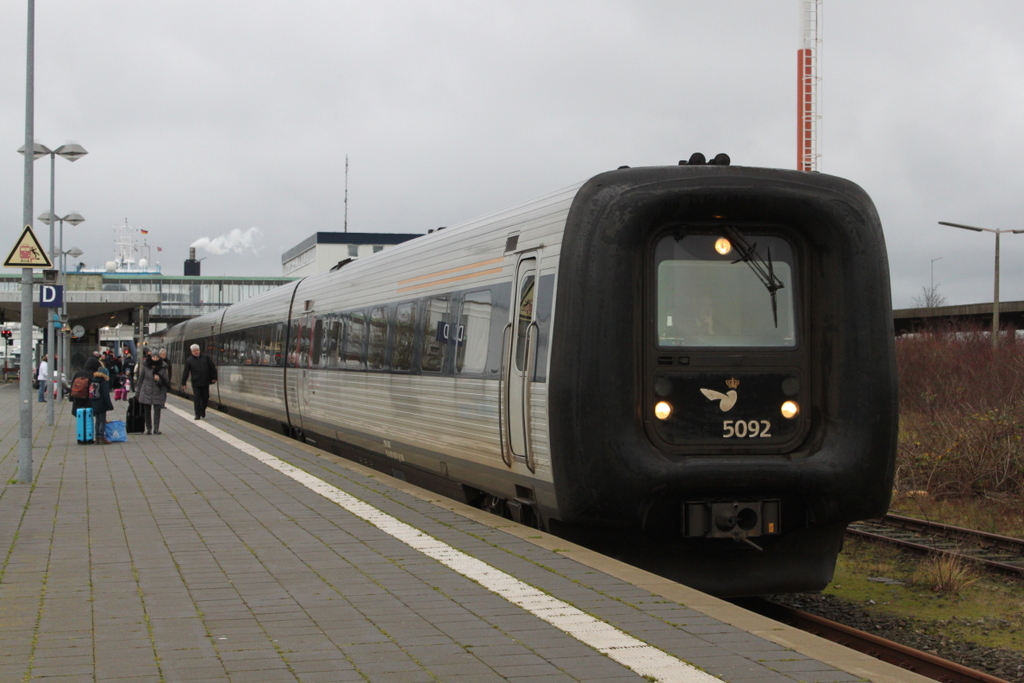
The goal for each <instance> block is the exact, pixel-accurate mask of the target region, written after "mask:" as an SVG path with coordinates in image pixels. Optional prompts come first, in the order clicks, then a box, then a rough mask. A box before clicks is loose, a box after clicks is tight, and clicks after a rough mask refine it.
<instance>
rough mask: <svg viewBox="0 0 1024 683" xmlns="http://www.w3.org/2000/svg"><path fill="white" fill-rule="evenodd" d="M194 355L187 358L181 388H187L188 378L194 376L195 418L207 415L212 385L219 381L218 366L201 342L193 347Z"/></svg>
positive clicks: (193, 398)
mask: <svg viewBox="0 0 1024 683" xmlns="http://www.w3.org/2000/svg"><path fill="white" fill-rule="evenodd" d="M190 348H191V349H192V355H191V356H189V357H188V358H187V359H185V365H184V370H183V371H182V373H181V388H182V389H184V388H185V384H186V383H187V382H188V378H189V377H191V378H192V405H193V406H194V407H195V412H196V417H195V419H197V420H198V419H201V418H204V417H206V405H207V404H208V403H209V402H210V385H211V384H216V383H217V366H216V365H214V364H213V361H212V360H210V357H209V356H207V355H205V354H203V353H202V352H201V351H202V349H200V348H199V344H193V345H192V346H191V347H190Z"/></svg>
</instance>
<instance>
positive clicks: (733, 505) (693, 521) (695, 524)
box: [681, 500, 781, 550]
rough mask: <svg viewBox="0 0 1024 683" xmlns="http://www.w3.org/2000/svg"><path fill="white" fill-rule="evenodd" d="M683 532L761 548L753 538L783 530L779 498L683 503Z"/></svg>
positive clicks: (689, 535) (685, 535) (687, 535)
mask: <svg viewBox="0 0 1024 683" xmlns="http://www.w3.org/2000/svg"><path fill="white" fill-rule="evenodd" d="M682 517H683V519H682V529H681V531H682V534H683V536H684V537H686V538H731V539H733V540H735V541H737V542H740V543H747V544H749V545H752V546H753V547H755V548H757V549H758V550H761V548H760V547H759V546H758V545H757V544H756V543H754V542H753V541H751V540H750V538H752V537H755V538H756V537H758V536H776V535H778V534H779V533H780V532H781V524H780V517H781V514H780V502H779V501H778V500H758V501H732V502H727V503H722V502H715V503H712V502H705V501H692V502H686V503H684V504H683V515H682Z"/></svg>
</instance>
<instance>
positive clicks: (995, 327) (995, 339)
mask: <svg viewBox="0 0 1024 683" xmlns="http://www.w3.org/2000/svg"><path fill="white" fill-rule="evenodd" d="M939 225H948V226H949V227H951V228H962V229H963V230H971V231H973V232H991V233H994V234H995V236H996V273H995V290H994V293H993V295H992V346H998V345H999V236H1000V235H1002V234H1003V233H1004V232H1012V233H1013V234H1015V235H1019V234H1020V233H1022V232H1024V230H993V229H992V228H976V227H974V226H973V225H961V224H960V223H947V222H946V221H939Z"/></svg>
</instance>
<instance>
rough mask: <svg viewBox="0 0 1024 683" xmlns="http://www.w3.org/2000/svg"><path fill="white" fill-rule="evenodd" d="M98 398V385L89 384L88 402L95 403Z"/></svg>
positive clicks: (94, 383) (97, 383)
mask: <svg viewBox="0 0 1024 683" xmlns="http://www.w3.org/2000/svg"><path fill="white" fill-rule="evenodd" d="M99 397H100V383H99V382H89V400H90V401H95V400H96V399H98V398H99Z"/></svg>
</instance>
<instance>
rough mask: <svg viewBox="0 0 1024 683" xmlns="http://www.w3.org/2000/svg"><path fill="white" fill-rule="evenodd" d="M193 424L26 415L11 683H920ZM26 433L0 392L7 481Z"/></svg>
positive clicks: (14, 547) (553, 543) (228, 428)
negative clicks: (108, 439) (50, 421)
mask: <svg viewBox="0 0 1024 683" xmlns="http://www.w3.org/2000/svg"><path fill="white" fill-rule="evenodd" d="M32 401H33V402H34V401H35V392H33V395H32ZM124 406H125V404H124V403H119V404H118V408H117V410H116V411H115V414H114V415H113V416H112V418H117V417H120V418H123V415H124ZM190 408H191V406H190V405H189V404H186V403H185V402H183V401H180V400H179V399H172V400H171V402H170V406H169V409H168V411H166V412H165V416H164V423H163V425H162V431H163V434H162V435H159V436H143V435H130V436H129V441H128V442H127V443H123V444H114V445H108V446H99V445H90V446H82V445H79V444H77V443H76V441H75V435H74V422H73V418H72V417H71V414H70V406H69V404H66V403H64V404H59V405H58V410H57V414H58V418H57V424H56V425H54V426H47V425H46V424H45V406H44V405H42V404H38V403H33V409H34V410H33V416H34V419H33V428H34V434H35V441H34V448H33V467H34V469H33V471H34V475H35V476H34V482H33V483H32V484H30V485H25V484H15V483H6V484H3V485H2V488H0V520H2V521H0V555H2V565H0V682H6V681H61V682H64V683H72V682H78V681H126V682H127V681H132V682H138V683H142V682H146V683H149V682H153V683H157V682H161V681H189V682H194V683H200V682H204V681H218V682H219V681H246V682H249V681H289V682H291V681H306V682H309V683H313V682H317V681H388V682H391V681H452V682H462V681H465V682H470V681H472V682H478V681H481V682H482V681H531V682H541V681H544V682H547V681H588V682H589V681H601V682H607V683H612V682H619V681H621V682H623V683H625V682H627V681H628V682H634V681H643V680H663V681H693V682H702V681H710V680H714V678H713V677H717V678H718V679H720V680H725V681H730V682H732V683H739V682H748V681H749V682H753V681H757V682H762V681H764V682H780V683H791V682H793V681H804V682H808V683H810V682H814V681H820V682H826V681H829V682H833V681H860V680H871V681H880V682H886V681H893V682H895V681H924V680H926V679H923V678H921V677H919V676H916V675H914V674H911V673H909V672H906V671H902V670H899V669H895V668H893V667H890V666H889V665H886V664H883V663H881V662H877V661H875V660H873V659H871V658H868V657H866V656H863V655H860V654H858V653H855V652H852V651H850V650H847V649H845V648H842V647H840V646H837V645H833V644H830V643H827V642H825V641H822V640H820V639H818V638H816V637H814V636H810V635H808V634H804V633H801V632H798V631H794V630H793V629H790V628H788V627H786V626H782V625H780V624H777V623H775V622H772V621H770V620H768V619H764V618H762V617H759V616H756V615H753V614H750V613H749V612H746V611H744V610H741V609H739V608H737V607H734V606H733V605H730V604H728V603H725V602H722V601H719V600H716V599H714V598H711V597H709V596H706V595H703V594H701V593H698V592H696V591H693V590H691V589H688V588H685V587H684V586H680V585H679V584H675V583H673V582H670V581H667V580H664V579H660V578H658V577H655V576H653V575H650V574H647V573H646V572H643V571H640V570H637V569H634V568H631V567H628V566H625V565H622V564H620V563H618V562H615V561H613V560H609V559H607V558H603V557H601V556H599V555H596V554H595V553H591V552H590V551H587V550H584V549H582V548H578V547H576V546H573V545H572V544H570V543H568V542H566V541H563V540H561V539H557V538H555V537H552V536H548V535H546V534H542V533H540V532H538V531H536V530H532V529H527V528H524V527H519V526H517V525H514V524H511V523H509V522H505V521H504V520H501V519H499V518H496V517H493V516H490V515H487V514H486V513H484V512H481V511H478V510H475V509H472V508H468V507H466V506H462V505H460V504H458V503H456V502H454V501H450V500H447V499H441V498H440V497H438V496H436V495H433V494H429V493H425V492H422V491H419V490H418V489H415V488H414V487H410V486H408V485H406V484H404V483H403V482H399V481H395V480H393V479H391V478H388V477H385V476H383V475H381V474H379V473H375V472H372V471H370V470H367V469H365V468H362V467H360V466H358V465H355V464H353V463H349V462H348V461H344V460H340V459H338V458H335V457H333V456H327V455H324V454H322V453H321V452H319V451H317V450H316V449H314V448H312V447H310V446H307V445H305V444H300V443H297V442H295V441H291V440H287V439H284V438H283V437H279V436H277V435H274V434H271V433H269V432H266V431H263V430H261V429H258V428H256V427H253V426H251V425H248V424H245V423H242V422H239V421H236V420H235V419H233V418H230V417H228V416H225V415H222V414H219V413H217V412H216V411H212V410H211V411H210V419H208V420H204V421H199V422H197V421H194V420H193V419H192V418H191V411H190ZM18 434H19V426H18V393H17V387H16V386H15V385H4V386H0V439H2V440H0V466H2V468H3V469H2V476H3V481H5V482H9V481H11V480H13V478H14V477H15V476H16V472H17V465H18ZM463 553H465V554H466V555H464V554H463ZM467 556H469V557H468V558H467ZM638 662H639V664H637V663H638Z"/></svg>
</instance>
